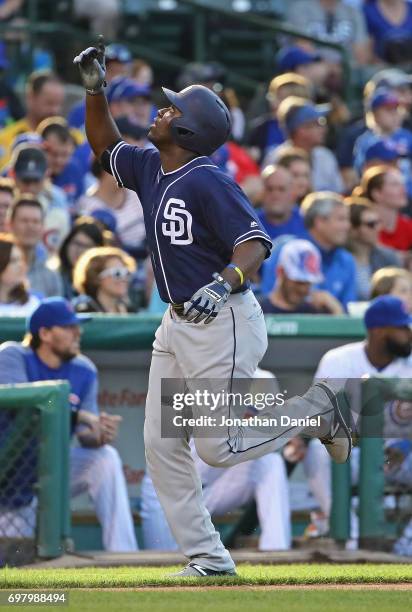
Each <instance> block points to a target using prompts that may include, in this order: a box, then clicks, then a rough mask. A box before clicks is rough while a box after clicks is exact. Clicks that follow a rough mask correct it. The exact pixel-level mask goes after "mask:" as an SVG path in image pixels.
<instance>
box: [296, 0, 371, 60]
mask: <svg viewBox="0 0 412 612" xmlns="http://www.w3.org/2000/svg"><path fill="white" fill-rule="evenodd" d="M288 21H289V23H290V24H291V25H292V26H293V27H295V28H297V29H298V30H300V31H301V32H304V33H305V34H309V35H310V36H315V37H316V38H320V39H322V40H325V41H329V42H333V43H338V44H340V45H342V46H343V47H345V48H346V49H347V51H348V52H349V53H350V54H351V55H352V57H353V60H354V61H355V62H356V63H357V64H367V63H368V62H370V57H371V53H370V45H369V40H368V35H367V31H366V24H365V20H364V17H363V15H362V12H361V11H359V10H358V9H356V8H355V7H354V6H348V5H347V4H345V3H344V2H342V1H341V0H297V1H295V2H291V3H290V5H289V13H288ZM320 54H321V55H322V57H324V58H325V59H326V60H327V61H328V62H330V63H331V64H336V63H338V62H340V60H341V56H340V54H339V53H337V52H336V51H332V50H331V49H324V48H322V50H321V51H320Z"/></svg>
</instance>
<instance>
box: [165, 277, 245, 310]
mask: <svg viewBox="0 0 412 612" xmlns="http://www.w3.org/2000/svg"><path fill="white" fill-rule="evenodd" d="M247 291H249V285H248V284H246V283H245V284H243V285H242V286H241V287H239V288H238V289H235V290H234V291H231V293H230V295H236V294H237V293H246V292H247ZM170 306H171V307H172V310H173V311H174V312H175V313H176V314H177V315H178V316H179V317H181V316H183V312H184V309H185V305H184V304H170Z"/></svg>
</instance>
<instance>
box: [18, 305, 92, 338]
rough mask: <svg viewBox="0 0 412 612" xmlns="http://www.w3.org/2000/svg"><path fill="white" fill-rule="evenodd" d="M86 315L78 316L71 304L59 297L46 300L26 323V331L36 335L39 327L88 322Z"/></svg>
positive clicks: (88, 318)
mask: <svg viewBox="0 0 412 612" xmlns="http://www.w3.org/2000/svg"><path fill="white" fill-rule="evenodd" d="M91 318H92V317H90V316H88V315H78V314H77V313H76V312H75V310H74V308H73V306H72V304H70V302H68V301H67V300H65V299H64V298H61V297H51V298H46V299H44V300H42V301H41V303H40V304H39V305H38V306H37V308H36V310H34V311H33V312H32V314H31V315H30V317H28V319H27V321H26V331H28V332H30V333H31V334H37V333H38V332H39V330H40V328H41V327H54V326H57V327H65V326H66V325H80V324H81V323H86V321H90V319H91Z"/></svg>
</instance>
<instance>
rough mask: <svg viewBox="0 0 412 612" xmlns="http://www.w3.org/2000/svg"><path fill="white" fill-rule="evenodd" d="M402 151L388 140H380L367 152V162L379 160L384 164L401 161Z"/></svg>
mask: <svg viewBox="0 0 412 612" xmlns="http://www.w3.org/2000/svg"><path fill="white" fill-rule="evenodd" d="M399 157H402V156H401V153H400V151H399V150H398V149H397V148H396V145H395V143H392V142H388V141H387V140H378V141H377V142H375V143H374V144H373V145H371V146H370V147H368V148H367V149H366V151H365V162H368V161H371V159H379V160H381V161H383V162H391V161H395V160H396V159H399Z"/></svg>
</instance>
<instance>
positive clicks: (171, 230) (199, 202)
mask: <svg viewBox="0 0 412 612" xmlns="http://www.w3.org/2000/svg"><path fill="white" fill-rule="evenodd" d="M103 162H104V165H105V168H107V169H109V168H108V163H107V157H106V160H105V156H104V158H103ZM110 171H111V173H112V174H113V176H114V177H115V178H116V180H117V182H118V184H119V185H120V186H121V187H127V188H128V189H132V190H133V191H135V192H136V193H137V195H138V196H139V198H140V201H141V203H142V207H143V213H144V220H145V225H146V235H147V242H148V245H149V249H150V252H151V258H152V264H153V271H154V275H155V278H156V283H157V287H158V289H159V293H160V297H161V298H162V300H163V301H164V302H171V303H182V302H185V301H187V300H189V299H190V298H191V296H192V295H193V294H194V293H195V291H197V290H198V289H199V288H200V287H202V286H203V285H206V284H208V283H210V282H212V274H213V272H220V271H221V270H223V268H225V267H226V266H227V265H228V263H230V261H231V259H232V254H233V250H234V249H235V248H236V247H237V246H238V245H239V244H241V243H242V242H246V241H247V240H251V239H256V238H257V239H260V240H262V241H263V242H264V244H265V245H266V247H267V250H268V254H269V252H270V248H271V246H272V243H271V240H270V238H269V236H268V234H267V233H266V231H265V230H264V228H263V227H262V225H261V223H260V221H259V219H258V217H257V215H256V213H255V212H254V210H253V208H252V206H251V204H250V202H249V201H248V199H247V198H246V196H245V194H244V193H243V191H242V190H241V189H240V187H239V186H238V185H237V184H236V183H235V182H234V181H233V180H232V179H231V178H230V177H229V176H227V175H226V174H225V173H223V172H222V171H221V170H219V168H218V167H217V166H216V165H215V164H214V163H213V162H212V161H211V160H210V159H209V158H208V157H196V158H195V159H193V160H192V161H190V162H189V163H187V164H185V165H184V166H182V167H181V168H179V169H178V170H175V171H173V172H167V173H165V172H163V169H162V167H161V162H160V155H159V152H158V151H157V150H156V149H141V148H139V147H135V146H131V145H127V144H126V143H124V142H119V143H117V145H116V146H115V147H114V148H113V149H112V151H111V154H110Z"/></svg>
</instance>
